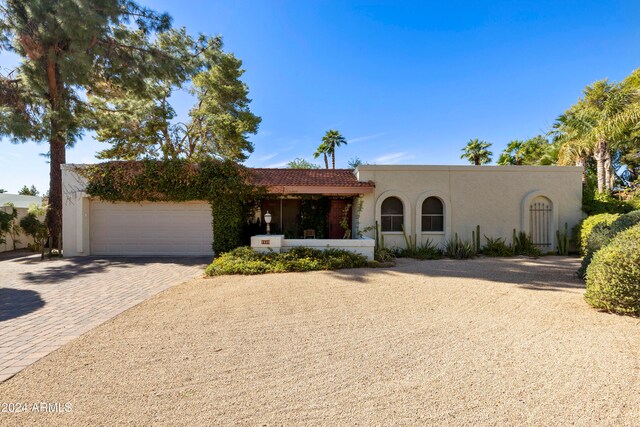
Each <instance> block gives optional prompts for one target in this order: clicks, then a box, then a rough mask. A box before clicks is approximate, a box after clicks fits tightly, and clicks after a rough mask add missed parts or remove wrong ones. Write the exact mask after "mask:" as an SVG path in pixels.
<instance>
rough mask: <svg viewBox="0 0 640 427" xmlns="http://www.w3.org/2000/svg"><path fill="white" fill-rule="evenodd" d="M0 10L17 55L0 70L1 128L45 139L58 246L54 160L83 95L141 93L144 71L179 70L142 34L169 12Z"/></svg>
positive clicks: (71, 7)
mask: <svg viewBox="0 0 640 427" xmlns="http://www.w3.org/2000/svg"><path fill="white" fill-rule="evenodd" d="M0 14H1V15H2V16H1V17H2V19H1V20H0V50H2V51H7V52H11V53H15V54H17V55H18V56H19V57H20V58H21V62H20V64H19V66H18V67H17V68H16V69H15V70H13V71H11V72H9V73H8V74H6V75H2V76H0V107H2V110H1V113H0V135H6V136H9V137H10V138H11V139H12V141H13V142H26V141H36V142H39V143H41V142H47V143H48V145H49V160H50V187H49V196H50V203H49V210H48V211H47V226H48V228H49V230H50V234H51V236H52V239H53V245H54V246H59V244H60V242H59V236H60V235H61V231H62V173H61V169H60V166H61V165H62V164H64V163H65V161H66V148H67V147H71V146H73V144H74V143H75V142H76V141H77V140H78V138H79V137H80V136H81V135H82V133H83V131H84V130H85V129H87V128H88V127H89V124H88V123H87V120H86V118H87V114H88V113H89V112H91V110H92V108H94V107H93V106H91V105H90V104H88V103H87V102H86V99H87V95H90V94H92V93H96V94H99V93H102V92H110V93H118V92H119V93H126V92H127V91H131V92H138V93H142V92H145V91H146V90H147V87H146V86H147V85H146V81H145V79H146V78H149V77H150V76H168V75H176V74H180V73H181V72H182V67H181V65H180V64H181V62H180V60H179V58H177V57H174V56H173V55H171V54H167V53H165V52H162V51H160V50H158V49H156V48H154V47H153V46H151V45H150V41H149V40H150V36H151V35H152V34H154V33H157V32H163V31H166V30H167V29H169V27H170V24H171V19H170V17H169V16H168V15H166V14H158V13H156V12H154V11H152V10H149V9H147V8H144V7H141V6H139V5H137V4H136V3H135V2H133V1H131V0H5V1H3V2H2V3H1V6H0Z"/></svg>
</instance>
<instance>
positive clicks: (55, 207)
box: [46, 51, 66, 250]
mask: <svg viewBox="0 0 640 427" xmlns="http://www.w3.org/2000/svg"><path fill="white" fill-rule="evenodd" d="M46 73H47V83H48V89H49V105H50V108H51V118H50V125H51V135H50V136H49V207H48V209H47V215H46V222H47V228H48V229H49V236H50V237H51V240H50V242H51V247H50V248H49V250H51V249H52V248H60V247H61V243H62V242H61V237H62V170H61V169H60V167H61V166H62V165H63V164H64V163H66V141H65V138H64V129H62V127H61V125H60V123H59V119H58V114H59V113H60V97H61V96H62V90H63V89H64V88H63V86H62V82H61V80H60V76H59V70H58V65H57V63H56V54H55V52H53V51H52V52H49V56H48V58H47V63H46Z"/></svg>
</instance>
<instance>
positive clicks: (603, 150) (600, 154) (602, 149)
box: [593, 141, 609, 194]
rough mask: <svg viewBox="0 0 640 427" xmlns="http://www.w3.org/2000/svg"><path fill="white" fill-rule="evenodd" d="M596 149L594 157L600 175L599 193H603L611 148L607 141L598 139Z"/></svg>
mask: <svg viewBox="0 0 640 427" xmlns="http://www.w3.org/2000/svg"><path fill="white" fill-rule="evenodd" d="M595 148H596V149H595V150H594V153H593V158H594V159H595V160H596V171H597V175H598V193H600V194H602V193H604V191H605V188H606V183H605V182H606V177H605V165H604V163H605V160H606V158H607V155H608V153H609V149H608V147H607V142H606V141H598V142H597V144H596V147H595Z"/></svg>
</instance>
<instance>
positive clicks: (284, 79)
mask: <svg viewBox="0 0 640 427" xmlns="http://www.w3.org/2000/svg"><path fill="white" fill-rule="evenodd" d="M142 3H143V4H146V5H148V6H150V7H152V8H154V9H156V10H159V11H167V12H169V13H170V14H171V15H172V16H173V18H174V25H176V26H186V27H187V28H188V30H189V31H190V32H191V33H194V34H195V33H198V32H204V33H207V34H221V35H222V36H223V37H224V41H225V49H226V50H227V51H232V52H234V53H235V54H236V56H238V57H239V58H241V59H242V60H243V61H244V67H245V69H246V70H247V72H246V74H245V77H244V80H245V81H246V82H247V83H248V85H249V87H250V96H251V98H252V99H253V103H252V110H253V111H254V112H255V113H256V114H258V115H260V116H261V117H262V119H263V121H262V124H261V126H260V132H259V133H258V135H256V136H254V137H252V141H253V142H254V144H255V152H254V153H253V155H251V157H250V158H249V160H248V161H247V165H249V166H257V167H282V166H284V164H285V163H286V162H287V161H289V160H291V159H293V158H295V157H304V158H307V159H309V160H312V156H311V154H312V153H313V152H314V151H315V148H316V146H317V145H318V144H319V142H320V139H321V138H322V135H323V134H324V132H325V131H327V130H328V129H330V128H333V129H338V130H340V131H341V132H342V134H343V135H344V136H345V137H346V138H347V140H348V141H349V144H348V145H347V146H346V147H343V148H340V149H339V151H338V153H337V166H338V167H345V166H346V164H347V161H348V159H350V158H351V157H354V156H358V157H360V158H361V159H362V160H363V161H366V162H369V163H378V164H392V163H400V164H463V163H464V162H463V161H462V160H460V149H461V148H462V147H463V146H464V145H465V144H466V142H467V141H468V140H469V139H470V138H481V139H484V140H487V141H489V142H491V143H492V144H493V147H492V148H493V151H494V153H496V155H495V156H494V157H495V158H497V154H498V153H499V152H500V151H501V150H502V149H503V148H504V147H505V146H506V144H507V143H508V142H509V141H510V140H512V139H523V138H528V137H532V136H535V135H536V134H538V133H544V132H546V131H547V130H548V129H549V126H550V125H551V124H552V123H553V121H554V119H555V118H556V117H557V116H558V115H559V114H560V113H562V112H563V111H564V110H565V109H566V108H568V107H569V106H570V105H571V104H572V103H573V102H575V101H576V100H577V98H578V97H579V96H580V94H581V90H582V89H583V88H584V86H585V85H587V84H589V83H592V82H593V81H595V80H598V79H601V78H605V77H607V78H609V79H611V80H620V79H622V78H624V77H625V76H626V75H627V74H629V73H630V72H631V71H632V70H633V69H635V68H638V67H640V26H638V25H637V21H636V18H637V16H639V15H640V2H637V1H608V2H607V1H504V2H503V1H491V2H477V1H457V2H456V1H448V2H427V1H422V2H400V1H388V2H380V1H377V2H353V1H351V2H348V1H300V0H299V1H264V0H263V1H243V0H235V1H188V0H184V1H181V2H175V1H168V0H166V1H165V0H163V1H144V2H142ZM0 61H2V62H1V63H0V66H2V68H5V69H6V68H7V67H10V66H11V62H12V61H10V60H9V59H7V58H6V57H5V56H4V54H3V55H2V56H0ZM175 103H176V104H175V105H176V107H177V109H178V111H179V112H181V113H183V114H184V113H186V111H187V110H188V108H189V106H190V103H191V100H190V99H189V97H188V96H187V95H184V94H180V95H178V96H177V97H176V99H175ZM101 146H102V144H100V143H97V142H95V141H93V140H92V138H91V135H90V134H87V135H86V136H85V138H84V140H82V141H80V142H78V143H77V145H76V147H74V148H72V149H69V150H68V154H67V160H68V162H69V163H79V162H93V161H95V160H94V154H95V152H96V151H97V150H99V149H100V148H101ZM44 151H47V149H46V147H45V146H38V145H36V144H34V143H27V144H23V145H11V144H10V143H9V142H8V141H7V140H6V139H5V140H2V141H1V142H0V188H5V189H6V190H9V191H11V192H15V191H17V190H18V189H19V188H20V187H22V185H24V184H27V185H31V184H35V185H36V186H37V187H38V188H39V189H41V190H45V189H46V188H47V187H48V165H47V164H46V163H45V161H44V159H43V158H42V157H40V156H38V153H40V152H44Z"/></svg>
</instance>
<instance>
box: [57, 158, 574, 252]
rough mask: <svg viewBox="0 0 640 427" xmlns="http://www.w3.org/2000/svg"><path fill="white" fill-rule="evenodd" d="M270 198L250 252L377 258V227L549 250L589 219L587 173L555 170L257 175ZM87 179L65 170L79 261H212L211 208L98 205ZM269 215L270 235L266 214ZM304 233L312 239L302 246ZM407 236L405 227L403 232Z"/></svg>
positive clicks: (66, 233)
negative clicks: (348, 253)
mask: <svg viewBox="0 0 640 427" xmlns="http://www.w3.org/2000/svg"><path fill="white" fill-rule="evenodd" d="M253 171H254V174H253V175H254V178H253V179H254V183H255V184H258V185H262V186H264V187H265V188H266V189H267V191H268V196H267V197H266V198H265V199H264V200H263V201H262V205H261V206H260V209H259V210H258V211H257V212H256V215H255V218H254V220H255V222H254V227H255V234H256V238H255V239H253V240H252V241H253V246H255V247H256V248H257V249H261V250H268V249H276V250H280V249H282V248H285V249H286V247H288V246H302V245H304V246H313V247H321V248H325V247H344V248H345V249H349V250H354V251H357V252H360V253H365V254H367V256H370V254H372V250H373V244H374V243H373V240H371V238H372V237H374V236H375V226H376V224H377V226H378V232H379V236H381V237H382V238H383V239H384V243H385V245H386V246H388V247H393V246H397V247H403V246H405V237H404V234H405V233H406V234H407V235H409V236H411V237H412V238H414V239H416V240H417V242H418V243H420V242H424V241H426V240H427V239H429V240H431V241H432V242H434V243H436V244H442V243H443V242H444V241H446V240H447V239H451V238H453V237H454V235H455V234H457V235H458V236H459V237H460V238H462V239H470V238H471V234H472V231H473V230H476V227H477V226H478V225H479V226H480V229H481V233H482V234H484V235H486V236H489V237H504V238H506V240H507V242H509V241H510V240H511V236H512V233H513V230H514V229H515V230H516V231H524V232H526V233H527V234H529V235H530V236H531V238H532V239H533V241H534V243H535V244H536V245H537V246H538V247H540V248H541V249H542V250H543V251H553V250H555V248H556V231H557V230H560V229H564V224H565V223H566V224H567V226H568V228H569V229H571V228H572V227H573V226H574V225H575V224H577V223H578V222H579V221H580V219H581V218H582V212H581V197H582V182H581V173H582V171H581V168H579V167H558V166H481V167H478V166H425V165H415V166H408V165H402V166H396V165H393V166H386V165H364V166H360V167H359V168H358V169H356V170H355V171H352V170H347V169H335V170H322V169H311V170H309V169H254V170H253ZM85 186H86V182H84V179H83V178H82V177H80V176H78V175H77V174H76V173H75V172H74V167H73V165H65V166H63V188H64V193H65V197H64V209H63V242H64V251H65V255H66V256H74V255H212V252H211V242H212V240H213V238H214V236H213V232H212V227H211V219H212V218H211V209H210V206H209V204H208V202H205V201H202V202H200V201H194V202H183V203H174V202H143V203H109V202H104V201H101V200H92V199H91V198H89V197H87V195H86V194H85V192H84V188H85ZM267 211H268V212H269V213H270V215H271V223H270V224H269V225H270V228H271V235H270V236H269V237H268V238H265V236H264V234H265V231H266V224H265V223H264V215H265V214H266V212H267ZM304 230H310V231H312V232H313V233H311V234H315V236H314V237H315V239H307V240H304V239H303V237H304V235H303V232H304ZM403 230H404V231H403Z"/></svg>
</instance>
